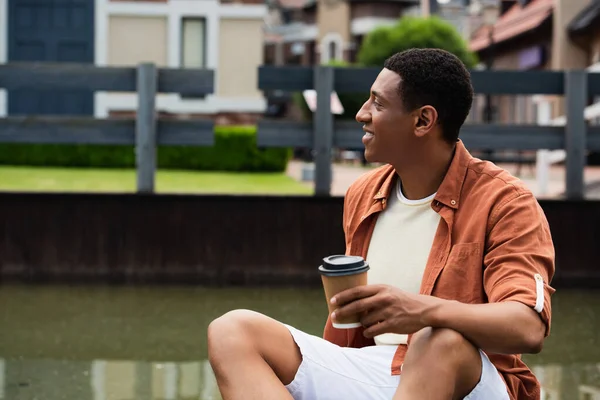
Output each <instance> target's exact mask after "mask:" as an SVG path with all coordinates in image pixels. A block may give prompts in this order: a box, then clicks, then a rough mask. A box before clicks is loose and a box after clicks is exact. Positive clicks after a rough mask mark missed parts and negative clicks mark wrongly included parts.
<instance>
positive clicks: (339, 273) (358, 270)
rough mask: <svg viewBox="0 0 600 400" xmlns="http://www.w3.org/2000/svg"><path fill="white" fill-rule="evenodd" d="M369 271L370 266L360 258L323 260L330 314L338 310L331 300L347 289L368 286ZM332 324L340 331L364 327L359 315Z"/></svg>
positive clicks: (323, 275) (347, 257)
mask: <svg viewBox="0 0 600 400" xmlns="http://www.w3.org/2000/svg"><path fill="white" fill-rule="evenodd" d="M368 270H369V264H368V263H367V262H366V261H365V260H364V259H363V258H362V257H359V256H344V255H333V256H329V257H325V258H324V259H323V265H320V266H319V272H320V273H321V281H322V282H323V289H324V290H325V299H326V300H327V307H328V309H329V314H331V313H332V312H333V311H335V309H336V306H334V305H332V304H331V303H330V300H331V298H332V297H333V296H335V295H336V294H338V293H340V292H343V291H344V290H346V289H350V288H353V287H356V286H362V285H366V284H367V271H368ZM331 322H332V324H333V327H334V328H338V329H350V328H358V327H360V326H362V325H361V323H360V316H359V315H352V316H349V317H347V318H344V319H341V320H340V319H338V320H337V321H336V322H333V321H331Z"/></svg>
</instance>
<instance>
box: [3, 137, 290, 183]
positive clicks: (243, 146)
mask: <svg viewBox="0 0 600 400" xmlns="http://www.w3.org/2000/svg"><path fill="white" fill-rule="evenodd" d="M290 157H291V149H288V148H268V149H259V148H257V147H256V127H254V126H219V127H216V128H215V144H214V146H212V147H187V146H161V147H159V148H158V153H157V162H158V167H159V168H164V169H187V170H204V171H250V172H259V171H260V172H282V171H285V168H286V166H287V163H288V161H289V159H290ZM0 164H3V165H27V166H54V167H95V168H134V167H135V148H134V147H133V146H114V145H53V144H13V143H0Z"/></svg>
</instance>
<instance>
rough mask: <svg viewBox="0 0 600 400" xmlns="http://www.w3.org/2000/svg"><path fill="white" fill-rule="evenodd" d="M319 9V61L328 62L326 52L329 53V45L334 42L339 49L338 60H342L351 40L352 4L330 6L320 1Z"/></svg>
mask: <svg viewBox="0 0 600 400" xmlns="http://www.w3.org/2000/svg"><path fill="white" fill-rule="evenodd" d="M317 7H318V10H317V27H318V31H319V33H318V41H317V43H318V46H317V47H316V51H317V53H318V54H319V57H318V59H319V60H320V61H321V62H323V61H327V60H328V57H327V56H326V55H325V52H326V51H329V43H331V42H332V41H333V42H335V43H336V46H338V48H339V50H338V52H337V53H338V56H337V58H340V59H342V58H343V57H344V53H345V50H346V48H347V47H348V44H349V43H350V40H351V34H350V20H351V15H350V14H351V9H350V4H349V3H348V2H346V1H339V2H335V3H333V4H330V2H328V1H325V0H318V5H317ZM340 53H341V54H340Z"/></svg>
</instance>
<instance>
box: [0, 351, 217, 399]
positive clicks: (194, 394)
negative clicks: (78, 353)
mask: <svg viewBox="0 0 600 400" xmlns="http://www.w3.org/2000/svg"><path fill="white" fill-rule="evenodd" d="M0 364H1V365H3V366H4V371H3V374H2V381H0V382H5V386H0V388H1V391H0V399H6V400H9V399H10V400H25V399H43V400H67V399H69V400H71V399H79V400H129V399H148V400H192V399H194V400H217V399H220V398H221V397H220V395H219V390H218V388H217V385H216V382H215V379H214V376H213V373H212V370H211V368H210V364H209V363H208V361H198V362H182V363H172V362H167V363H162V362H143V361H105V360H95V361H92V362H82V361H79V362H78V361H55V360H1V361H0Z"/></svg>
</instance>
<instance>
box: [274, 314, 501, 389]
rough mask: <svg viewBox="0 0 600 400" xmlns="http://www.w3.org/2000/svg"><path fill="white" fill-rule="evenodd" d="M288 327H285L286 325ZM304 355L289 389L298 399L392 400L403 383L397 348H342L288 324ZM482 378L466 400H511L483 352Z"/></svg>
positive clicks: (288, 386) (492, 365) (494, 368)
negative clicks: (396, 367)
mask: <svg viewBox="0 0 600 400" xmlns="http://www.w3.org/2000/svg"><path fill="white" fill-rule="evenodd" d="M284 325H285V324H284ZM285 326H286V327H287V328H288V329H289V331H290V333H291V334H292V336H293V337H294V340H295V342H296V344H297V345H298V347H299V348H300V352H301V353H302V363H301V364H300V368H299V369H298V372H297V374H296V376H295V378H294V380H293V381H292V383H290V384H289V385H287V389H288V391H289V392H290V394H291V395H292V397H293V398H294V399H295V400H340V399H369V400H370V399H373V400H379V399H381V400H391V399H392V398H393V397H394V393H395V392H396V389H397V388H398V384H399V383H400V376H399V375H392V374H391V366H392V359H393V358H394V354H395V352H396V346H369V347H363V348H361V349H355V348H350V347H340V346H337V345H335V344H333V343H331V342H328V341H326V340H324V339H322V338H320V337H317V336H313V335H309V334H307V333H304V332H302V331H299V330H297V329H296V328H294V327H291V326H289V325H285ZM480 353H481V361H482V366H483V368H482V371H481V379H480V381H479V383H478V384H477V386H476V387H475V388H474V389H473V391H472V392H471V393H470V394H469V395H468V396H467V397H465V400H467V399H468V400H483V399H485V400H508V399H509V396H508V392H507V389H506V385H505V384H504V381H503V380H502V378H501V377H500V375H499V374H498V371H497V370H496V367H494V364H492V363H491V362H490V360H489V359H488V357H487V356H486V354H485V353H483V352H481V351H480Z"/></svg>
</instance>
